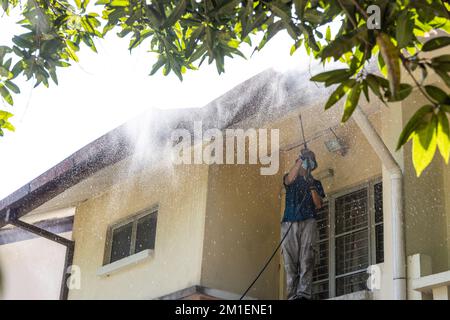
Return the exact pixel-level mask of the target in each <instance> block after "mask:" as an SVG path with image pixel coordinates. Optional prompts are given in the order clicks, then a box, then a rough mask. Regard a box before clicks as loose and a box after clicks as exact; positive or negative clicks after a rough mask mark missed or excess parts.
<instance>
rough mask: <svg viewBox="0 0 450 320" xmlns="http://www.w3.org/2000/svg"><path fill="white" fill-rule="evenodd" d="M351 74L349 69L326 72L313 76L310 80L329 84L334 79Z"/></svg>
mask: <svg viewBox="0 0 450 320" xmlns="http://www.w3.org/2000/svg"><path fill="white" fill-rule="evenodd" d="M348 74H349V69H335V70H331V71H325V72H322V73H319V74H316V75H315V76H313V77H312V78H311V79H310V80H311V81H315V82H327V81H328V80H330V79H332V78H333V77H340V76H346V75H348Z"/></svg>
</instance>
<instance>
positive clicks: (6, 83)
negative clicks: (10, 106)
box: [5, 80, 20, 94]
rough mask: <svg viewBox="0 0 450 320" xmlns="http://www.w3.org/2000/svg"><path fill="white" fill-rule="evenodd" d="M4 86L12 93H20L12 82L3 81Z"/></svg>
mask: <svg viewBox="0 0 450 320" xmlns="http://www.w3.org/2000/svg"><path fill="white" fill-rule="evenodd" d="M5 85H6V87H7V88H8V89H9V90H11V91H12V92H14V93H16V94H19V93H20V89H19V87H18V86H16V85H15V84H14V83H13V82H11V81H9V80H6V81H5Z"/></svg>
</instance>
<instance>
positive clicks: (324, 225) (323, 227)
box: [316, 206, 330, 241]
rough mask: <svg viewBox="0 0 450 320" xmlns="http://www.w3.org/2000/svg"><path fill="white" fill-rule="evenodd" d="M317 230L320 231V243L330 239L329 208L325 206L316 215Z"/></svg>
mask: <svg viewBox="0 0 450 320" xmlns="http://www.w3.org/2000/svg"><path fill="white" fill-rule="evenodd" d="M316 220H317V229H318V230H319V241H320V240H325V239H328V232H329V230H330V223H329V211H328V206H324V207H323V208H322V209H320V211H318V212H317V214H316Z"/></svg>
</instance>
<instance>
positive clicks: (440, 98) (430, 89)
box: [425, 85, 449, 104]
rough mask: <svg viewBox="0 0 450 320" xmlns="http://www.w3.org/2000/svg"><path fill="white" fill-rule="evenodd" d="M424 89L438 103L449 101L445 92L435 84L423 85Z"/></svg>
mask: <svg viewBox="0 0 450 320" xmlns="http://www.w3.org/2000/svg"><path fill="white" fill-rule="evenodd" d="M425 91H426V92H427V93H428V95H429V96H430V97H431V98H433V99H434V100H436V101H437V102H439V103H443V104H445V103H448V102H449V101H448V100H449V97H448V96H447V94H446V93H445V92H444V91H442V90H441V89H440V88H438V87H436V86H432V85H427V86H425Z"/></svg>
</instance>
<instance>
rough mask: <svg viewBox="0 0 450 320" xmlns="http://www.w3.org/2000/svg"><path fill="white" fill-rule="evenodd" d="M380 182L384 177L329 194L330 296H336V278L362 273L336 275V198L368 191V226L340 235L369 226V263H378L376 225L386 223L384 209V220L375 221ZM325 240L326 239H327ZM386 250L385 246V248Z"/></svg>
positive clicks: (358, 271) (348, 232) (320, 281)
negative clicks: (376, 198)
mask: <svg viewBox="0 0 450 320" xmlns="http://www.w3.org/2000/svg"><path fill="white" fill-rule="evenodd" d="M378 183H383V179H382V177H376V178H373V179H370V180H369V181H367V182H365V183H362V184H358V185H356V186H353V187H350V188H344V189H341V190H339V191H337V192H333V193H332V194H330V195H327V199H326V205H327V206H328V210H329V216H328V222H329V230H328V239H327V240H328V293H329V298H334V297H336V279H338V278H342V277H344V276H348V275H352V274H357V273H361V271H362V269H361V270H356V271H352V272H348V273H345V274H342V275H339V276H336V250H335V249H336V230H335V224H336V220H335V219H336V199H337V198H339V197H342V196H346V195H349V194H351V193H353V192H355V191H359V190H362V189H365V190H366V192H367V203H366V206H367V207H366V210H367V215H368V219H367V220H368V221H367V227H363V228H358V229H355V230H352V231H347V232H343V233H341V234H339V235H338V236H343V235H345V234H351V233H354V232H357V231H358V230H364V229H366V228H367V232H368V247H369V253H368V265H369V266H371V265H374V264H376V238H375V237H376V234H375V232H376V226H378V225H380V224H381V225H384V211H383V220H382V222H378V223H375V185H376V184H378ZM323 241H326V240H325V239H324V240H323ZM383 251H384V248H383ZM326 281H327V280H326V279H322V280H318V281H314V282H313V284H319V283H323V282H326Z"/></svg>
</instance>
